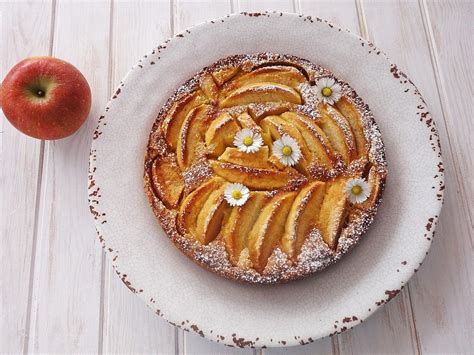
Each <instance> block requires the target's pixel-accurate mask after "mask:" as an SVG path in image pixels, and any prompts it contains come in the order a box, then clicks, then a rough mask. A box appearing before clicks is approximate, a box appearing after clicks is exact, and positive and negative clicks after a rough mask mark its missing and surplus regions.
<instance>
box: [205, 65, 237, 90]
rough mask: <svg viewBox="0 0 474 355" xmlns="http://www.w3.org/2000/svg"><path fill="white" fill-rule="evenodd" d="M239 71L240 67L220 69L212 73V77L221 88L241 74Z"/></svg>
mask: <svg viewBox="0 0 474 355" xmlns="http://www.w3.org/2000/svg"><path fill="white" fill-rule="evenodd" d="M239 70H240V68H239V67H230V68H224V69H219V70H216V71H215V72H213V73H212V77H213V78H214V80H215V81H216V83H217V85H219V86H221V85H223V84H224V83H225V82H226V81H228V80H230V79H232V78H233V77H234V76H235V75H236V74H237V73H238V72H239Z"/></svg>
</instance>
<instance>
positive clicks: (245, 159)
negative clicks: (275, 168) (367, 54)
mask: <svg viewBox="0 0 474 355" xmlns="http://www.w3.org/2000/svg"><path fill="white" fill-rule="evenodd" d="M268 153H269V150H268V147H267V146H263V147H261V148H260V149H259V150H258V151H256V152H255V153H246V152H241V151H240V150H239V149H237V148H232V147H229V148H226V150H225V151H224V153H222V155H221V156H219V158H218V160H219V161H223V162H228V163H234V164H238V165H244V166H248V167H251V168H263V169H271V167H272V166H271V165H270V164H269V163H268Z"/></svg>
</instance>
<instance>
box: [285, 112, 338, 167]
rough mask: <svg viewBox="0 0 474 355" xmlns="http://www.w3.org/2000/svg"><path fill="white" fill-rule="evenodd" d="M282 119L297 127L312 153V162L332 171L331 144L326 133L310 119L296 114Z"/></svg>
mask: <svg viewBox="0 0 474 355" xmlns="http://www.w3.org/2000/svg"><path fill="white" fill-rule="evenodd" d="M280 117H281V118H282V119H284V120H285V121H286V122H288V123H289V124H292V125H293V126H294V127H296V128H297V129H298V131H299V132H300V133H301V136H302V137H303V139H304V141H305V143H306V146H307V147H308V149H309V150H310V151H311V156H312V157H311V160H310V162H317V163H318V165H321V166H323V167H324V168H326V169H331V168H332V160H331V157H330V155H329V154H328V151H329V149H330V143H329V140H328V138H327V137H326V134H325V133H324V131H323V130H322V129H321V128H319V127H318V126H317V125H316V124H315V123H314V122H313V121H311V120H310V119H309V118H308V117H305V116H303V115H300V114H298V113H296V112H285V113H283V114H282V115H281V116H280Z"/></svg>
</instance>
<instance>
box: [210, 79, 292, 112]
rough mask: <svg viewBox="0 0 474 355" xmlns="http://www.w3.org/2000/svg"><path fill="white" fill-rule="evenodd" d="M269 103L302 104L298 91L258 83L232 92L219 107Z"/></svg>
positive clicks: (282, 86) (283, 86)
mask: <svg viewBox="0 0 474 355" xmlns="http://www.w3.org/2000/svg"><path fill="white" fill-rule="evenodd" d="M269 101H284V102H285V101H286V102H291V103H294V104H301V96H300V94H298V92H297V91H296V90H294V89H292V88H291V87H289V86H286V85H281V84H276V83H256V84H248V85H244V86H242V87H240V88H238V89H236V90H234V91H232V92H231V93H230V94H229V95H228V96H227V97H225V98H224V99H222V100H221V101H220V103H219V105H220V107H224V108H225V107H231V106H239V105H248V104H250V103H259V102H269Z"/></svg>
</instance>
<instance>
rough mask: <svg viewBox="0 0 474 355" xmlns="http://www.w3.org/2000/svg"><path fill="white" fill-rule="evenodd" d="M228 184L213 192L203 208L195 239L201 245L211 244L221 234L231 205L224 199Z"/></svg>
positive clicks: (198, 219) (198, 220)
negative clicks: (223, 222)
mask: <svg viewBox="0 0 474 355" xmlns="http://www.w3.org/2000/svg"><path fill="white" fill-rule="evenodd" d="M226 186H227V184H223V185H222V186H220V187H219V188H218V189H217V190H215V191H213V192H211V194H210V195H209V197H208V199H207V201H206V202H205V203H204V205H203V206H201V211H200V212H199V216H198V218H197V224H196V232H195V237H196V240H198V241H199V242H200V243H201V244H209V243H210V242H212V241H213V240H214V239H215V238H216V237H217V235H218V234H219V232H220V230H221V228H222V221H223V219H224V215H225V212H226V210H228V209H229V208H230V205H229V204H228V203H227V201H226V200H225V199H224V190H225V188H226Z"/></svg>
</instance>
